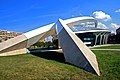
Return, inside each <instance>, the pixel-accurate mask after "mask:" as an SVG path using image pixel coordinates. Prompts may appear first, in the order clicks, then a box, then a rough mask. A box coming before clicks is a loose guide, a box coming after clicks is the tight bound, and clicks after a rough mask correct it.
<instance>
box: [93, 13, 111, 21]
mask: <svg viewBox="0 0 120 80" xmlns="http://www.w3.org/2000/svg"><path fill="white" fill-rule="evenodd" d="M93 16H94V17H95V18H96V19H99V20H102V21H109V20H111V17H110V15H108V14H106V13H104V12H102V11H95V12H93Z"/></svg>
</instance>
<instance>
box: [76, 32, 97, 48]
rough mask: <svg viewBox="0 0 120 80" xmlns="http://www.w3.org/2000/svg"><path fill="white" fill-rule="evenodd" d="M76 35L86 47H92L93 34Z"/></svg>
mask: <svg viewBox="0 0 120 80" xmlns="http://www.w3.org/2000/svg"><path fill="white" fill-rule="evenodd" d="M76 35H77V36H78V37H79V38H80V39H81V40H82V41H83V42H84V43H85V44H86V45H87V46H94V44H95V35H94V34H93V33H76Z"/></svg>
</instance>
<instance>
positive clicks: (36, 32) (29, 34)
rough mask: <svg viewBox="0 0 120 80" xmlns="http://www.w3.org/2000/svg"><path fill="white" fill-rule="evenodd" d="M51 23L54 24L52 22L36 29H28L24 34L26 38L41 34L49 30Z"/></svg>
mask: <svg viewBox="0 0 120 80" xmlns="http://www.w3.org/2000/svg"><path fill="white" fill-rule="evenodd" d="M53 25H54V23H52V24H49V25H46V26H43V27H40V28H37V29H35V30H32V31H29V32H27V33H24V35H25V36H26V37H27V38H28V39H30V38H32V37H34V36H37V35H39V34H42V33H44V32H47V31H49V30H50V29H51V28H52V26H53Z"/></svg>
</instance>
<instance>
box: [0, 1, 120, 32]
mask: <svg viewBox="0 0 120 80" xmlns="http://www.w3.org/2000/svg"><path fill="white" fill-rule="evenodd" d="M80 16H93V17H94V18H96V19H97V20H98V21H99V26H100V27H101V28H102V27H104V28H107V29H110V30H112V31H115V29H116V28H118V27H120V1H119V0H0V29H1V30H10V31H17V32H27V31H30V30H33V29H36V28H38V27H40V26H44V25H47V24H49V23H53V22H56V21H57V19H58V18H62V19H68V18H72V17H80Z"/></svg>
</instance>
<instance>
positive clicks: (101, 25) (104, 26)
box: [98, 22, 108, 29]
mask: <svg viewBox="0 0 120 80" xmlns="http://www.w3.org/2000/svg"><path fill="white" fill-rule="evenodd" d="M98 28H102V29H108V27H107V26H106V25H105V24H103V23H101V22H98Z"/></svg>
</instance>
